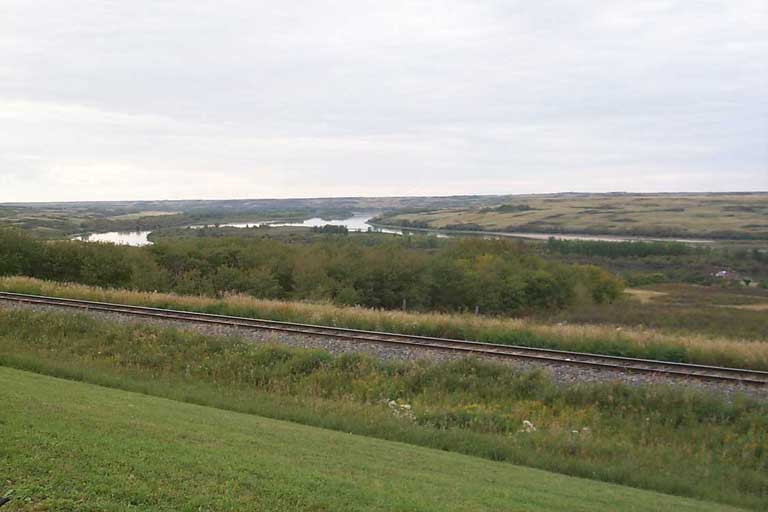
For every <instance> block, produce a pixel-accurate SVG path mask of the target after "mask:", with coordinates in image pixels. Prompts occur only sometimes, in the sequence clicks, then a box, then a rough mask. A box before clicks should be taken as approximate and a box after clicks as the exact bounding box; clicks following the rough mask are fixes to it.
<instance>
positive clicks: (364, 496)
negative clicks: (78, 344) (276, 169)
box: [0, 367, 736, 512]
mask: <svg viewBox="0 0 768 512" xmlns="http://www.w3.org/2000/svg"><path fill="white" fill-rule="evenodd" d="M0 389H2V390H3V407H4V411H5V412H4V414H3V415H2V418H0V429H1V430H2V444H0V476H1V477H2V479H0V486H2V487H0V493H3V492H8V491H13V494H11V496H12V498H13V500H12V501H11V503H10V505H7V506H6V508H5V510H7V511H9V512H11V511H14V510H27V511H44V510H50V511H127V510H147V511H150V510H151V511H163V510H167V511H170V510H174V511H177V510H178V511H200V510H205V511H214V510H250V511H259V510H264V511H267V510H269V511H272V510H297V511H298V510H312V511H325V510H327V511H346V510H349V511H352V510H403V511H406V510H407V511H416V510H420V511H421V510H423V511H429V510H434V511H447V510H457V511H458V510H473V511H480V510H498V511H501V510H514V511H531V512H539V511H559V510H569V511H590V512H599V511H613V510H622V511H638V512H639V511H656V510H676V511H686V510H690V511H692V512H693V511H697V512H698V511H701V512H703V511H715V510H718V511H726V510H736V509H733V508H729V507H726V506H723V505H716V504H710V503H705V502H699V501H693V500H687V499H682V498H676V497H670V496H666V495H661V494H656V493H652V492H647V491H640V490H636V489H631V488H626V487H620V486H615V485H609V484H604V483H598V482H593V481H588V480H581V479H576V478H571V477H565V476H561V475H555V474H551V473H546V472H543V471H537V470H532V469H526V468H520V467H515V466H511V465H508V464H500V463H494V462H490V461H484V460H481V459H476V458H472V457H467V456H462V455H457V454H452V453H445V452H440V451H436V450H429V449H425V448H419V447H413V446H408V445H403V444H399V443H393V442H386V441H380V440H374V439H369V438H364V437H359V436H354V435H349V434H344V433H339V432H332V431H327V430H322V429H317V428H311V427H306V426H300V425H296V424H292V423H287V422H282V421H275V420H270V419H265V418H261V417H257V416H251V415H245V414H238V413H233V412H228V411H222V410H218V409H212V408H206V407H200V406H195V405H191V404H186V403H180V402H174V401H170V400H165V399H160V398H156V397H148V396H144V395H139V394H134V393H129V392H125V391H118V390H112V389H106V388H101V387H98V386H94V385H89V384H84V383H76V382H70V381H65V380H59V379H55V378H51V377H45V376H41V375H37V374H33V373H27V372H21V371H17V370H12V369H7V368H2V367H0ZM4 512H5V511H4Z"/></svg>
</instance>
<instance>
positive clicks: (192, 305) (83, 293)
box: [0, 277, 768, 370]
mask: <svg viewBox="0 0 768 512" xmlns="http://www.w3.org/2000/svg"><path fill="white" fill-rule="evenodd" d="M678 288H679V289H680V290H682V291H681V292H680V293H681V294H683V295H685V296H688V297H691V296H696V294H695V293H693V292H691V291H690V290H691V288H690V287H678ZM0 290H1V291H11V292H20V293H31V294H37V295H51V296H57V297H70V298H77V299H85V300H95V301H102V302H116V303H123V304H135V305H140V306H153V307H160V308H163V307H165V308H171V309H183V310H189V311H201V312H205V313H220V314H229V315H235V316H244V317H254V318H266V319H273V320H284V321H289V322H302V323H310V324H318V325H331V326H340V327H349V328H353V329H367V330H374V331H385V332H402V333H406V334H419V335H425V336H441V337H448V338H459V339H471V340H478V341H486V342H491V343H504V344H514V345H529V346H540V347H547V348H556V349H565V350H574V351H581V352H595V353H606V354H615V355H623V356H628V357H644V358H650V359H664V360H672V361H683V362H697V363H702V364H713V365H725V366H737V367H744V368H753V369H762V370H764V369H768V343H766V342H765V339H766V335H765V333H766V332H768V317H766V316H765V315H764V314H763V312H762V311H749V310H739V309H735V308H723V307H700V306H699V305H697V304H691V305H689V306H686V307H679V308H674V307H670V306H668V305H666V304H663V303H660V302H656V300H654V301H648V302H647V303H646V304H642V303H640V301H633V302H631V303H621V304H605V305H597V306H585V307H583V308H577V309H575V310H573V311H566V312H563V313H561V314H559V315H556V316H554V317H552V318H548V319H541V320H538V321H537V320H523V319H515V318H494V317H483V316H474V315H468V314H465V315H459V314H454V315H450V314H439V313H431V314H430V313H404V312H399V311H382V310H373V309H365V308H359V307H341V306H333V305H329V304H309V303H303V302H281V301H274V300H260V299H255V298H253V297H248V296H243V295H234V296H229V297H226V298H224V299H212V298H205V297H196V296H182V295H173V294H162V293H143V292H132V291H128V290H117V289H104V288H96V287H88V286H82V285H76V284H66V283H56V282H47V281H40V280H37V279H31V278H25V277H5V278H0ZM669 290H670V288H667V291H669ZM761 293H762V292H761ZM674 296H675V297H676V296H678V295H674ZM716 296H717V297H720V295H717V294H716ZM729 297H730V296H729ZM759 301H760V302H762V299H759ZM545 320H546V321H545ZM589 322H592V324H590V323H589ZM558 324H560V325H558ZM599 324H604V325H599ZM617 325H620V326H622V328H621V329H619V330H617V327H616V326H617ZM649 326H658V328H655V329H654V328H648V327H649ZM679 327H682V329H680V328H679ZM680 331H682V332H680ZM686 331H688V332H686ZM710 331H711V332H710Z"/></svg>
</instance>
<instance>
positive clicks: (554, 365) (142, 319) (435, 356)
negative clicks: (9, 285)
mask: <svg viewBox="0 0 768 512" xmlns="http://www.w3.org/2000/svg"><path fill="white" fill-rule="evenodd" d="M2 299H3V297H2V296H0V308H2V309H21V310H31V311H38V312H47V311H59V312H60V311H62V310H64V311H69V312H73V311H74V312H77V313H79V314H84V315H88V316H91V317H93V318H97V319H100V320H106V321H110V322H119V323H122V324H135V323H141V324H151V325H155V326H158V327H169V328H174V329H179V330H183V331H186V332H194V333H197V334H201V335H205V336H215V337H231V338H238V339H242V340H246V341H248V342H252V343H257V344H275V343H276V344H280V345H285V346H288V347H292V348H305V349H321V350H325V351H327V352H329V353H331V354H335V355H338V354H344V353H362V354H367V355H370V356H373V357H375V358H377V359H380V360H382V361H414V360H431V361H437V362H441V361H451V360H457V359H462V358H466V357H476V358H478V359H482V360H489V361H493V362H498V363H502V364H505V365H508V366H511V367H514V368H517V369H520V370H544V371H545V372H546V373H547V374H548V375H550V376H551V378H552V379H553V381H554V382H556V383H558V384H561V385H572V384H578V383H598V382H620V383H623V384H628V385H633V386H637V385H644V384H664V385H674V386H680V387H687V388H694V389H704V390H706V391H708V392H714V393H717V394H720V395H725V396H731V395H734V394H738V393H740V394H745V395H748V396H751V397H754V398H758V399H761V400H766V399H768V385H762V386H761V385H756V384H755V383H754V382H752V383H751V384H750V383H746V382H738V381H736V380H730V381H728V380H719V379H716V378H700V377H697V376H695V375H688V376H686V375H685V372H684V371H680V372H675V373H665V372H662V371H659V372H647V371H638V370H637V369H635V368H631V367H626V368H620V367H610V366H608V365H605V366H590V365H583V364H578V363H577V362H576V361H575V359H577V358H576V357H573V358H565V359H562V360H559V361H558V360H554V359H545V358H543V359H536V358H527V357H514V356H510V355H509V354H506V353H499V354H494V353H492V352H487V353H483V352H464V351H461V350H455V349H454V348H449V347H440V346H435V345H417V344H408V343H391V342H389V343H388V342H383V341H373V340H367V339H361V338H360V337H357V336H349V337H343V336H331V335H327V334H323V335H313V334H306V333H301V332H290V331H283V330H279V329H267V328H260V327H256V326H253V325H245V324H241V325H237V324H227V323H223V322H222V323H218V322H205V321H196V320H195V319H194V318H168V317H160V316H149V315H147V316H143V315H142V316H137V315H136V314H131V313H129V312H117V311H108V310H98V309H84V308H79V307H78V308H76V309H73V307H67V306H64V305H53V304H45V303H30V302H19V301H15V300H9V299H8V298H7V297H6V298H5V300H2ZM184 314H187V313H186V312H185V313H184ZM243 320H246V319H243ZM247 320H248V321H249V322H253V319H247ZM757 373H758V374H759V376H758V378H757V379H749V380H759V379H761V378H764V376H763V375H762V374H764V373H765V372H757Z"/></svg>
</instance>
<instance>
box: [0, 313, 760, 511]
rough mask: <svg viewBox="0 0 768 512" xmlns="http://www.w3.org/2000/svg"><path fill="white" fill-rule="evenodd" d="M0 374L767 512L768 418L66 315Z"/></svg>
mask: <svg viewBox="0 0 768 512" xmlns="http://www.w3.org/2000/svg"><path fill="white" fill-rule="evenodd" d="M0 364H1V365H5V366H12V367H16V368H19V369H25V370H32V371H36V372H39V373H45V374H49V375H53V376H59V377H65V378H70V379H76V380H82V381H86V382H91V383H96V384H102V385H107V386H112V387H117V388H122V389H126V390H133V391H139V392H142V393H145V394H150V395H157V396H163V397H167V398H173V399H177V400H184V401H190V402H193V403H197V404H201V405H208V406H214V407H219V408H224V409H231V410H235V411H241V412H249V413H254V414H259V415H263V416H269V417H273V418H280V419H287V420H291V421H296V422H299V423H304V424H307V425H314V426H320V427H324V428H330V429H334V430H340V431H342V432H353V433H357V434H362V435H367V436H373V437H378V438H382V439H389V440H397V441H403V442H407V443H411V444H416V445H423V446H428V447H433V448H439V449H443V450H449V451H455V452H462V453H465V454H470V455H476V456H479V457H483V458H487V459H492V460H496V461H506V462H511V463H514V464H520V465H526V466H531V467H537V468H541V469H547V470H551V471H556V472H560V473H565V474H570V475H574V476H581V477H585V478H591V479H597V480H604V481H608V482H615V483H621V484H625V485H631V486H634V487H640V488H647V489H653V490H657V491H660V492H665V493H670V494H677V495H685V496H690V497H696V498H700V499H707V500H717V501H721V502H727V503H731V504H735V505H741V506H749V507H752V508H755V509H761V508H764V507H765V506H766V505H768V423H766V422H767V421H768V408H767V407H768V406H766V405H764V404H761V403H758V402H753V401H751V400H749V399H746V398H740V397H734V399H733V401H732V402H731V403H730V404H727V403H724V402H723V401H721V400H720V399H717V398H714V397H712V396H709V395H706V394H704V393H698V392H694V391H682V390H680V389H674V388H665V387H640V388H630V387H627V386H624V385H620V384H603V385H597V384H591V385H580V386H573V387H567V388H564V387H558V386H556V385H554V384H553V383H552V382H551V381H550V380H549V379H548V378H547V377H546V376H545V375H544V374H542V373H537V372H534V373H529V372H518V371H515V370H512V369H510V368H509V367H506V366H502V365H496V364H490V363H484V362H479V361H475V360H462V361H457V362H450V363H441V364H437V363H428V362H418V363H382V362H379V361H376V360H373V359H370V358H368V357H364V356H360V355H343V356H338V357H334V356H331V355H329V354H328V353H326V352H322V351H317V350H297V349H287V348H283V347H279V346H263V345H254V344H252V343H247V342H243V341H238V340H237V339H222V338H211V337H204V336H200V335H195V334H190V333H184V332H180V331H177V330H173V329H161V328H156V327H148V326H145V325H141V324H139V323H136V324H132V325H125V324H113V323H107V322H103V321H97V320H95V319H93V318H91V317H87V316H83V315H72V314H66V313H44V314H41V313H30V312H25V311H16V312H7V311H6V312H2V313H0Z"/></svg>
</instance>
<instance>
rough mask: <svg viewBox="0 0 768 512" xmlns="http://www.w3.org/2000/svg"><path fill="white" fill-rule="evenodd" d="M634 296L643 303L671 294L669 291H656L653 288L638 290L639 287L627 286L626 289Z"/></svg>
mask: <svg viewBox="0 0 768 512" xmlns="http://www.w3.org/2000/svg"><path fill="white" fill-rule="evenodd" d="M624 291H625V292H626V293H627V294H629V295H630V296H631V297H632V298H634V299H637V300H639V301H640V302H642V303H643V304H647V303H649V302H651V301H652V300H653V299H654V298H656V297H662V296H664V295H669V294H668V293H667V292H655V291H653V290H638V289H637V288H627V289H626V290H624Z"/></svg>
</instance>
